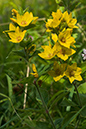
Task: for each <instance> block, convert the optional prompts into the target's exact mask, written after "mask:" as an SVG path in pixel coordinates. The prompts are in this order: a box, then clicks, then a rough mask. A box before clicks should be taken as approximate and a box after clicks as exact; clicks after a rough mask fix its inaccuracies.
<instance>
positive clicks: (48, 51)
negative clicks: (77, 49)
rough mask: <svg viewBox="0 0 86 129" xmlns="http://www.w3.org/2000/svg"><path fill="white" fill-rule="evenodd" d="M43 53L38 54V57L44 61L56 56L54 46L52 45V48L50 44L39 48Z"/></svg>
mask: <svg viewBox="0 0 86 129" xmlns="http://www.w3.org/2000/svg"><path fill="white" fill-rule="evenodd" d="M41 47H42V48H43V49H44V51H43V52H41V53H39V54H38V55H39V56H40V57H41V58H44V59H47V60H48V59H52V58H53V57H54V56H55V55H56V51H57V50H56V45H54V46H53V47H52V46H51V44H50V43H49V46H47V45H44V46H41Z"/></svg>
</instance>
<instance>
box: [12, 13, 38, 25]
mask: <svg viewBox="0 0 86 129" xmlns="http://www.w3.org/2000/svg"><path fill="white" fill-rule="evenodd" d="M10 19H11V20H12V21H13V22H15V23H17V24H18V25H19V26H22V27H25V26H28V25H29V24H30V23H31V22H32V23H33V24H34V23H35V22H36V21H37V19H38V17H33V14H32V12H30V13H29V12H25V13H24V14H23V15H20V14H19V13H16V18H10Z"/></svg>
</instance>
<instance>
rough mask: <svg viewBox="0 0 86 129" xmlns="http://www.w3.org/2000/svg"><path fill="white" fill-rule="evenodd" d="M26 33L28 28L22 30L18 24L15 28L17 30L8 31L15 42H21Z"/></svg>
mask: <svg viewBox="0 0 86 129" xmlns="http://www.w3.org/2000/svg"><path fill="white" fill-rule="evenodd" d="M10 29H12V28H10ZM25 33H26V30H24V31H23V32H22V31H21V30H20V29H19V27H18V26H17V28H15V32H9V33H8V35H9V37H10V38H11V39H10V40H9V41H11V42H13V43H20V42H21V41H22V40H23V39H24V36H25Z"/></svg>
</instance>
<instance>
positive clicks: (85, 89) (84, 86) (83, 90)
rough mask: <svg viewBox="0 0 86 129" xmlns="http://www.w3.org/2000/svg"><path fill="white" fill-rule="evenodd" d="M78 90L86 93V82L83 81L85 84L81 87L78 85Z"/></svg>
mask: <svg viewBox="0 0 86 129" xmlns="http://www.w3.org/2000/svg"><path fill="white" fill-rule="evenodd" d="M78 92H79V93H81V94H82V93H84V94H85V93H86V82H85V83H83V84H81V85H80V86H79V87H78Z"/></svg>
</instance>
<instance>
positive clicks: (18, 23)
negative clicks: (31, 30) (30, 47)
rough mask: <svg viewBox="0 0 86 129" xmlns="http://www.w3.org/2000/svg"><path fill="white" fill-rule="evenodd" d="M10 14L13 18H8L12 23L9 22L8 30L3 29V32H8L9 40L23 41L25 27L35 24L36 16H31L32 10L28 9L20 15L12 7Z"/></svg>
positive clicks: (14, 41)
mask: <svg viewBox="0 0 86 129" xmlns="http://www.w3.org/2000/svg"><path fill="white" fill-rule="evenodd" d="M12 15H13V18H10V20H11V21H12V23H10V24H9V30H7V31H4V33H6V32H7V33H8V35H9V38H10V39H9V41H11V42H13V43H20V42H21V41H23V39H24V37H25V34H26V31H27V30H26V28H25V27H26V26H30V25H31V24H35V22H36V21H37V19H38V17H33V14H32V12H30V13H29V12H28V11H26V12H25V13H23V14H22V15H20V14H19V13H18V11H17V10H15V9H12Z"/></svg>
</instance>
